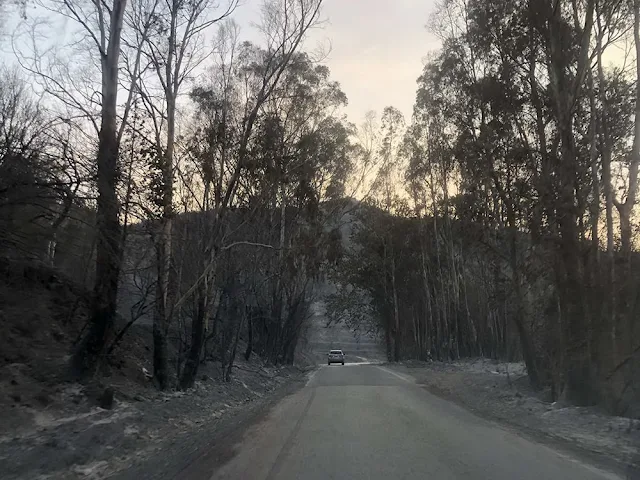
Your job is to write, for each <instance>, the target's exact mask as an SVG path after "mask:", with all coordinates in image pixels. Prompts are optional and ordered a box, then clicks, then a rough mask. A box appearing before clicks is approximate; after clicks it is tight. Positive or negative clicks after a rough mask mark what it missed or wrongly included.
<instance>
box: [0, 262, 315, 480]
mask: <svg viewBox="0 0 640 480" xmlns="http://www.w3.org/2000/svg"><path fill="white" fill-rule="evenodd" d="M88 298H89V295H88V293H87V292H86V291H84V290H83V289H82V288H80V287H78V286H77V285H75V284H73V282H71V281H69V280H68V279H65V278H64V277H62V276H60V275H59V274H58V273H57V272H56V271H54V270H53V269H50V268H48V267H46V266H43V265H32V264H18V263H16V262H12V263H8V262H6V261H2V260H1V259H0V472H1V474H0V476H2V478H3V479H42V480H44V479H80V478H82V479H97V478H108V477H110V476H112V475H114V474H115V473H116V472H119V471H123V470H127V469H129V470H130V471H132V472H133V471H135V468H136V466H138V468H142V470H140V471H144V472H145V473H144V474H143V475H142V476H140V474H138V477H137V478H156V477H154V476H153V472H154V470H153V468H152V466H153V465H165V464H166V462H167V460H168V459H172V462H173V463H172V465H174V467H175V468H178V467H179V466H180V465H184V462H185V461H186V460H187V459H188V458H190V456H192V455H194V452H196V451H199V447H201V446H205V445H209V447H210V446H211V445H210V442H211V441H213V439H215V438H217V437H216V435H217V433H216V432H218V431H224V430H225V428H226V429H227V430H228V429H229V428H232V427H233V428H235V427H234V425H235V426H238V425H239V424H240V423H241V420H242V419H243V418H245V419H246V418H249V417H250V416H251V415H257V414H258V413H259V412H260V411H261V409H262V407H264V406H265V405H267V404H268V403H269V402H270V401H271V400H272V399H273V398H277V397H278V395H282V394H283V392H286V391H287V389H288V388H293V386H295V385H297V384H298V381H299V380H300V379H301V378H303V377H304V371H303V369H301V368H297V367H291V366H288V367H274V366H269V365H265V364H264V363H263V362H262V360H261V359H260V358H259V357H257V356H255V355H254V356H253V357H252V358H251V360H250V361H249V362H246V361H244V359H243V358H240V359H238V360H236V367H235V368H234V370H233V374H232V376H231V381H230V382H228V383H227V382H224V381H223V380H222V375H221V369H220V365H219V363H217V362H208V363H205V364H204V365H202V366H201V368H200V370H199V374H198V380H197V382H196V385H195V387H194V388H193V389H191V390H188V391H186V392H177V391H171V392H159V391H157V390H156V389H155V388H154V386H153V384H152V382H151V381H150V380H149V378H148V372H150V371H152V366H151V351H152V336H151V327H150V326H148V325H134V326H133V327H131V329H130V331H128V333H127V334H126V335H125V336H124V338H123V340H122V342H121V343H120V344H119V345H118V346H117V347H116V348H115V350H114V352H113V355H112V356H111V357H110V358H109V361H108V362H106V364H105V365H104V366H103V367H101V369H100V370H99V371H98V372H97V374H96V375H95V376H94V378H92V379H90V380H89V381H86V382H84V383H76V382H71V381H69V379H68V377H67V371H68V370H67V365H68V361H69V354H70V352H71V351H72V348H73V345H74V342H76V341H77V339H78V338H79V336H80V334H81V332H82V330H83V328H84V327H85V325H86V323H87V312H88ZM241 351H243V350H242V349H241ZM170 355H172V356H175V350H173V351H171V352H170ZM145 372H146V373H145ZM106 390H111V391H113V398H114V402H113V404H112V405H107V404H108V402H107V403H103V401H102V400H103V398H102V397H103V396H104V393H105V391H106ZM101 405H102V406H105V407H108V408H101ZM225 426H226V427H225ZM233 428H232V429H233ZM180 457H181V458H180ZM154 459H155V460H154ZM132 469H133V470H132ZM168 471H169V470H167V468H164V469H162V472H164V473H166V472H168ZM160 473H161V472H160V471H158V474H160ZM131 478H133V477H131ZM158 478H159V477H158Z"/></svg>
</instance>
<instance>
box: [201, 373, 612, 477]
mask: <svg viewBox="0 0 640 480" xmlns="http://www.w3.org/2000/svg"><path fill="white" fill-rule="evenodd" d="M202 478H205V477H202ZM210 478H211V480H222V479H252V480H261V479H266V480H275V479H282V480H294V479H295V480H315V479H318V480H329V479H345V480H361V479H362V480H365V479H366V480H378V479H380V480H382V479H384V480H399V479H429V480H449V479H474V480H480V479H487V480H514V479H519V480H529V479H530V480H552V479H563V480H570V479H579V480H596V479H605V478H607V479H613V478H619V477H616V476H615V475H613V474H611V473H607V472H604V471H601V470H598V469H596V468H594V467H591V466H589V465H586V464H583V463H581V462H579V461H577V460H574V459H572V458H570V457H568V456H566V455H562V454H559V453H556V452H555V451H553V450H552V449H550V448H548V447H546V446H543V445H540V444H537V443H533V442H531V441H529V440H527V439H524V438H522V437H520V436H518V435H516V434H515V433H512V432H510V431H507V430H505V429H503V428H501V427H499V426H497V425H495V424H493V423H491V422H488V421H485V420H483V419H480V418H478V417H476V416H475V415H473V414H471V413H469V412H467V411H466V410H464V409H462V408H460V407H458V406H456V405H454V404H452V403H449V402H447V401H445V400H442V399H440V398H438V397H435V396H433V395H431V394H429V393H428V392H426V391H425V390H424V389H422V388H420V387H419V386H417V385H415V384H414V382H413V381H412V380H411V379H409V378H408V377H405V376H404V375H401V374H398V373H396V372H394V371H393V370H391V369H390V368H387V367H383V366H379V365H372V364H347V365H345V366H341V365H334V366H331V367H329V366H326V365H323V366H322V367H320V368H319V369H318V370H317V371H315V372H314V374H313V375H312V376H311V377H310V379H309V381H308V383H307V385H306V387H305V388H303V389H301V390H299V391H298V392H297V393H295V394H293V395H291V396H289V397H287V398H285V399H284V400H283V401H281V402H280V403H279V404H278V405H277V406H275V407H274V408H273V409H272V411H271V412H270V413H269V414H268V415H267V416H266V417H265V418H264V419H263V420H262V421H261V422H260V423H258V424H256V425H254V426H252V427H251V428H249V429H248V430H247V431H246V432H245V434H244V435H243V437H242V440H241V441H240V442H239V443H238V444H237V445H236V446H235V447H234V455H233V456H232V457H231V459H230V460H229V461H228V462H227V463H226V464H225V465H223V466H222V467H220V468H219V469H218V470H217V471H216V472H215V473H213V475H212V476H211V477H210Z"/></svg>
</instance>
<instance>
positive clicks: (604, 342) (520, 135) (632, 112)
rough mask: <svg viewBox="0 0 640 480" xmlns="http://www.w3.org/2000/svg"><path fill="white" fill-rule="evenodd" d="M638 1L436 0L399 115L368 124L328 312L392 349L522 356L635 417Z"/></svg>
mask: <svg viewBox="0 0 640 480" xmlns="http://www.w3.org/2000/svg"><path fill="white" fill-rule="evenodd" d="M639 8H640V2H638V1H634V2H627V1H617V0H616V1H597V0H585V1H572V2H568V1H560V0H554V1H546V2H537V1H536V2H534V1H513V2H502V1H491V0H488V1H464V0H450V1H444V2H441V3H440V6H439V9H438V11H437V12H436V14H435V15H434V17H433V18H432V20H431V23H430V28H431V29H432V31H433V32H434V33H435V34H436V35H437V36H438V38H440V40H441V42H442V49H441V50H440V51H438V52H436V53H434V54H433V55H431V56H430V57H429V59H428V61H426V63H425V66H424V71H423V73H422V75H421V76H420V78H419V79H418V88H417V94H416V101H415V105H414V111H413V116H412V118H411V121H410V122H408V124H407V123H405V119H404V118H403V117H402V115H401V114H400V112H398V111H397V110H395V109H393V108H387V109H385V111H384V114H383V116H382V119H381V124H380V127H379V129H378V131H377V135H376V138H377V144H378V147H377V155H378V156H379V158H380V162H381V163H380V169H379V173H378V175H377V176H376V178H375V181H374V182H373V183H372V190H371V195H370V197H369V198H368V201H367V202H366V203H367V204H368V208H364V209H362V210H361V212H360V214H359V218H358V222H359V228H358V229H357V230H356V233H355V234H354V235H353V238H352V245H351V248H350V249H348V251H347V252H346V254H345V257H344V259H343V261H342V262H341V263H340V265H339V266H338V267H337V268H334V269H333V272H334V276H335V278H336V279H337V281H338V282H339V283H341V284H342V285H344V286H345V288H343V289H340V290H339V292H340V293H339V294H337V295H334V298H333V299H332V302H331V305H332V311H333V316H334V318H335V319H337V320H339V319H344V320H345V321H347V322H351V323H352V324H353V325H354V328H366V329H372V330H374V331H378V332H380V334H381V335H382V336H383V337H384V339H385V343H386V347H387V352H388V357H389V358H390V359H393V360H395V361H398V360H402V359H406V358H419V359H423V360H428V359H435V360H444V361H448V360H452V359H458V358H460V357H463V356H485V357H490V358H502V359H505V358H506V359H523V360H524V362H525V363H526V367H527V373H528V376H529V380H530V383H531V386H532V387H533V388H534V389H541V388H549V389H550V392H551V395H552V397H553V400H556V399H562V400H564V401H567V402H570V403H573V404H577V405H596V404H598V405H602V406H604V407H605V408H607V409H608V410H609V411H610V412H614V413H616V414H628V415H631V414H632V412H633V411H635V412H637V408H638V400H639V399H640V397H639V394H640V390H639V388H638V387H639V386H638V378H639V377H638V373H639V370H638V369H639V368H640V353H639V352H640V341H639V333H638V320H637V319H638V315H639V313H640V310H639V308H640V303H639V297H638V293H639V291H640V290H639V287H640V276H639V274H638V272H640V270H639V268H638V267H639V261H640V258H639V257H638V254H637V245H638V243H637V242H638V235H637V231H638V225H637V209H636V207H635V205H636V197H637V190H638V165H639V163H640V103H639V102H638V101H637V99H638V92H639V91H640V85H639V83H638V78H639V74H640V60H639V59H640V56H639V55H638V53H640V32H639V22H640V12H639ZM358 305H361V306H358ZM365 310H367V312H368V313H367V314H366V315H365V316H364V317H366V318H364V317H363V315H362V312H363V311H365ZM372 318H375V319H377V321H373V322H371V321H370V320H371V319H372Z"/></svg>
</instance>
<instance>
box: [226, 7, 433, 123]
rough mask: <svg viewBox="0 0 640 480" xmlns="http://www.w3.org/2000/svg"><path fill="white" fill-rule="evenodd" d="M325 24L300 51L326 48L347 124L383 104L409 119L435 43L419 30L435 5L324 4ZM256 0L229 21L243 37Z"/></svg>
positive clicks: (253, 15)
mask: <svg viewBox="0 0 640 480" xmlns="http://www.w3.org/2000/svg"><path fill="white" fill-rule="evenodd" d="M323 3H324V9H323V18H325V19H327V20H328V21H327V23H326V24H325V26H324V28H323V29H321V30H316V31H314V32H313V33H312V34H311V36H310V38H309V39H308V40H307V42H306V45H305V48H306V49H308V50H313V49H314V48H315V47H317V46H318V45H323V44H328V43H329V42H330V44H331V52H330V54H329V57H328V58H327V59H326V61H325V63H326V64H327V66H328V67H329V68H330V69H331V76H332V78H333V79H334V80H337V81H339V82H340V84H341V85H342V89H343V91H344V92H345V93H346V95H347V97H348V98H349V106H348V107H347V109H346V112H347V114H348V116H349V120H350V121H352V122H354V123H356V124H359V123H360V122H361V121H362V119H363V117H364V115H365V113H366V112H367V111H369V110H375V111H376V112H378V114H381V113H382V109H383V108H384V107H386V106H387V105H393V106H395V107H397V108H398V109H400V110H401V111H402V112H403V113H404V114H405V116H406V117H407V120H408V119H409V117H410V116H411V112H412V109H413V101H414V98H415V92H416V79H417V78H418V76H419V75H420V73H421V72H422V59H423V58H424V57H425V55H426V54H427V53H429V52H430V51H432V50H435V49H437V48H438V45H439V43H438V42H437V40H436V39H435V38H434V37H433V35H431V34H430V33H429V32H428V31H427V29H426V27H425V25H426V24H427V22H428V20H429V15H430V14H431V12H432V11H433V9H434V8H435V3H436V1H435V0H324V2H323ZM260 4H261V0H244V5H242V6H241V7H240V9H239V10H238V11H237V12H236V15H235V19H236V21H237V22H238V23H239V24H240V25H241V26H242V30H243V33H244V34H247V35H243V37H244V36H250V32H249V31H248V30H251V27H250V22H251V21H252V20H253V21H255V20H257V18H258V11H259V5H260Z"/></svg>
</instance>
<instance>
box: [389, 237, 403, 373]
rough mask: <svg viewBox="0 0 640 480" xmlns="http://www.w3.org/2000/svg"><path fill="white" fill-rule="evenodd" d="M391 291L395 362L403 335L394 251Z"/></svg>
mask: <svg viewBox="0 0 640 480" xmlns="http://www.w3.org/2000/svg"><path fill="white" fill-rule="evenodd" d="M391 291H392V294H393V324H394V330H395V333H396V334H395V343H394V349H393V360H394V361H395V362H399V361H400V347H401V345H402V333H401V331H400V313H399V312H398V289H397V286H396V260H395V258H394V252H393V249H392V250H391Z"/></svg>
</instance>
